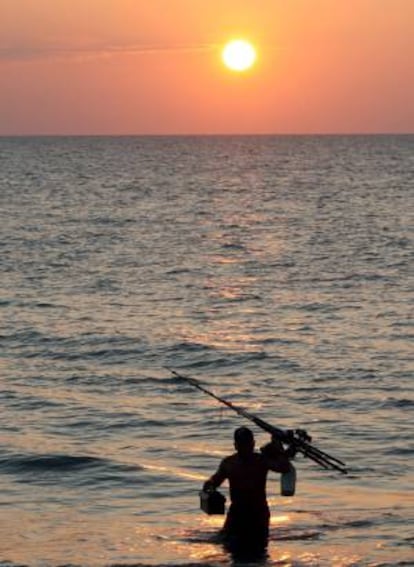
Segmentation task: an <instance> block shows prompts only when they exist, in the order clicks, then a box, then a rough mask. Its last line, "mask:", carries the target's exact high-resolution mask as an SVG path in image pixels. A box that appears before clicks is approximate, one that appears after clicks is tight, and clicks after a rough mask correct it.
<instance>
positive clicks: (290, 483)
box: [280, 463, 296, 496]
mask: <svg viewBox="0 0 414 567" xmlns="http://www.w3.org/2000/svg"><path fill="white" fill-rule="evenodd" d="M289 466H290V468H289V470H288V472H284V473H282V474H281V475H280V495H281V496H294V494H295V488H296V469H295V467H294V466H293V465H292V463H289Z"/></svg>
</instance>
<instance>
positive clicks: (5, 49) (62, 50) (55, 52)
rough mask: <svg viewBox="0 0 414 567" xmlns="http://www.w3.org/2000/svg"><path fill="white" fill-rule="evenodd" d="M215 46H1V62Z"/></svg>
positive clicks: (194, 49)
mask: <svg viewBox="0 0 414 567" xmlns="http://www.w3.org/2000/svg"><path fill="white" fill-rule="evenodd" d="M213 47H214V45H211V44H210V45H206V44H205V45H150V44H148V45H143V44H129V45H116V44H113V45H79V46H73V45H72V46H65V45H38V46H25V45H15V46H11V45H8V46H7V45H6V46H5V45H0V61H16V62H18V61H30V60H44V59H79V58H82V59H96V58H104V57H111V56H116V55H140V54H151V53H160V52H185V51H188V52H194V51H205V50H208V49H212V48H213Z"/></svg>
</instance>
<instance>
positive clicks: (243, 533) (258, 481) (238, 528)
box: [203, 427, 290, 559]
mask: <svg viewBox="0 0 414 567" xmlns="http://www.w3.org/2000/svg"><path fill="white" fill-rule="evenodd" d="M254 445H255V443H254V437H253V433H252V431H251V430H250V429H249V428H247V427H240V428H239V429H236V431H235V432H234V446H235V448H236V453H234V454H233V455H230V456H229V457H225V458H224V459H223V460H222V461H221V463H220V465H219V468H218V469H217V472H216V473H215V474H213V476H212V477H211V478H210V479H209V480H207V482H205V484H204V487H203V489H204V490H209V489H214V488H217V487H218V486H220V485H221V483H222V482H223V481H224V480H226V479H227V480H228V481H229V485H230V499H231V505H230V508H229V511H228V513H227V517H226V520H225V523H224V526H223V530H222V536H223V542H224V545H225V546H226V548H227V549H228V550H229V551H230V552H231V553H232V554H233V555H234V557H236V558H247V559H248V558H251V557H256V558H257V557H260V556H263V555H264V553H265V551H266V548H267V542H268V537H269V520H270V512H269V507H268V504H267V499H266V479H267V473H268V471H269V470H271V471H275V472H279V473H283V472H288V471H289V470H290V463H289V459H288V457H287V455H286V454H285V452H284V450H283V446H282V445H281V444H279V443H278V442H277V441H272V442H271V443H269V444H268V445H266V446H265V447H264V448H263V449H262V451H261V452H260V453H258V452H256V451H255V450H254Z"/></svg>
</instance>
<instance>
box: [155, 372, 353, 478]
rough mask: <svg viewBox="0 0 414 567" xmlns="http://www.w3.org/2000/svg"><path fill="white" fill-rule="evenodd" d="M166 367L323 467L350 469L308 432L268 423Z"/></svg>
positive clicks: (196, 381) (193, 380) (344, 472)
mask: <svg viewBox="0 0 414 567" xmlns="http://www.w3.org/2000/svg"><path fill="white" fill-rule="evenodd" d="M166 368H167V370H169V371H170V372H171V373H172V374H173V375H174V376H175V377H176V378H179V379H180V380H184V381H185V382H187V384H190V385H191V386H194V388H197V389H198V390H200V391H201V392H204V393H205V394H207V395H209V396H211V397H212V398H214V399H215V400H217V401H218V402H220V403H222V404H224V405H225V406H227V407H228V408H230V409H232V410H233V411H235V412H236V413H238V414H239V415H241V416H242V417H244V418H246V419H248V420H249V421H252V422H253V423H255V424H256V425H257V426H258V427H260V428H261V429H264V430H265V431H267V432H268V433H270V434H271V435H272V437H275V438H277V439H279V440H280V441H281V442H284V443H286V444H289V445H293V447H294V448H295V449H296V450H297V451H300V452H301V453H302V454H303V455H304V456H305V457H308V458H309V459H312V460H313V461H315V462H316V463H318V464H319V465H321V466H322V467H323V468H325V469H334V470H337V471H339V472H341V473H343V474H347V472H348V471H347V469H346V465H345V463H344V462H343V461H340V460H339V459H337V458H335V457H332V456H331V455H328V453H325V452H324V451H321V450H320V449H317V448H316V447H314V446H313V445H311V444H310V443H309V441H310V437H309V436H308V435H307V433H306V432H304V431H302V430H296V431H292V430H288V431H285V430H283V429H279V428H278V427H274V426H273V425H270V424H269V423H267V422H266V421H264V420H263V419H261V418H260V417H257V416H256V415H254V414H251V413H249V412H248V411H246V410H244V409H243V408H241V407H239V406H237V405H235V404H233V403H232V402H229V401H228V400H225V399H224V398H221V397H220V396H217V394H215V393H214V392H212V391H211V390H208V389H207V388H205V387H204V386H203V385H202V384H201V383H200V382H199V381H198V380H196V379H195V378H191V377H190V376H184V375H183V374H180V373H179V372H176V371H175V370H173V369H172V368H168V367H166Z"/></svg>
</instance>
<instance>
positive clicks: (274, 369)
mask: <svg viewBox="0 0 414 567" xmlns="http://www.w3.org/2000/svg"><path fill="white" fill-rule="evenodd" d="M0 200H1V225H0V230H1V239H0V251H1V254H0V265H1V272H2V277H1V283H0V290H1V293H0V314H1V330H0V352H1V358H0V368H1V391H0V397H1V408H2V409H1V413H0V431H1V437H0V566H1V567H6V566H10V567H17V566H22V565H27V566H30V567H32V566H33V567H34V566H35V567H49V566H62V565H66V566H69V565H72V566H80V565H82V566H83V565H84V566H110V565H156V566H160V565H187V566H190V565H191V566H192V567H197V566H198V567H201V566H203V567H204V566H209V567H213V566H222V567H224V566H227V565H231V564H232V560H231V558H230V557H229V556H228V555H227V554H226V552H225V551H224V550H223V549H222V547H221V546H220V545H219V544H217V543H215V539H214V536H215V534H216V533H217V530H218V529H219V527H220V526H221V524H222V521H223V518H222V517H219V516H207V515H206V514H204V513H203V512H202V511H201V510H200V508H199V495H198V492H199V490H200V488H201V485H202V483H203V482H204V480H205V479H206V478H207V477H209V476H210V475H211V474H212V473H213V472H214V471H215V470H216V468H217V466H218V464H219V462H220V460H221V458H222V457H223V456H225V455H227V454H230V453H231V452H232V451H233V444H232V435H233V431H234V429H235V428H236V427H239V426H241V425H252V424H250V423H249V422H248V421H247V420H245V419H244V418H243V417H241V416H239V415H237V414H236V413H235V412H232V411H231V410H229V409H228V408H226V407H225V406H223V405H222V404H220V403H217V402H216V401H215V400H213V399H212V398H211V397H209V396H207V395H204V394H203V393H202V392H200V391H198V390H196V389H195V388H192V387H191V386H188V385H186V384H185V383H183V382H181V381H180V380H179V379H177V378H176V377H175V376H174V375H173V374H172V373H171V372H170V371H169V370H168V369H167V367H169V368H173V369H175V370H177V371H179V372H181V373H184V374H185V375H187V376H190V377H193V378H197V379H198V380H200V381H201V382H202V384H203V385H204V386H205V387H207V388H209V389H211V390H212V391H213V392H215V393H216V394H217V395H219V396H222V397H224V398H225V399H226V400H229V401H231V402H232V403H233V404H237V405H239V406H241V407H243V408H244V409H246V410H247V411H249V412H251V413H253V414H255V415H258V416H260V417H261V418H263V419H265V420H266V421H268V422H269V423H271V424H272V425H275V426H277V427H281V428H303V429H306V430H307V431H308V433H309V434H310V435H311V436H312V443H313V444H314V445H315V446H316V447H318V448H320V449H321V450H323V451H326V452H328V453H329V454H332V455H334V456H335V457H337V458H339V459H341V460H343V461H345V462H346V464H347V466H348V468H349V474H348V475H346V476H345V475H342V474H340V473H338V472H335V471H328V470H324V469H322V468H321V467H320V466H318V465H317V464H316V463H315V462H313V461H312V460H310V459H307V458H305V457H303V456H300V455H299V456H298V457H297V458H296V459H295V466H296V469H297V474H298V481H297V489H296V495H295V496H294V497H292V498H286V497H281V496H280V490H279V478H278V475H277V474H273V473H271V474H270V475H269V479H268V498H269V503H270V507H271V513H272V523H271V534H270V543H269V552H268V558H267V560H266V565H275V566H276V565H277V566H297V567H310V566H321V567H326V566H336V567H345V566H346V567H349V566H371V567H373V566H375V567H380V566H381V567H385V566H396V565H414V550H413V547H414V545H413V544H414V533H413V526H414V498H413V492H412V489H413V481H414V460H413V456H414V443H413V423H414V420H413V407H414V396H413V390H414V381H413V374H414V372H413V369H414V357H413V348H412V344H413V337H414V331H413V288H414V278H413V266H414V263H413V256H414V254H413V230H414V218H413V216H414V215H413V212H414V207H413V205H414V136H411V135H406V136H397V135H395V136H391V135H390V136H387V135H384V136H222V137H220V136H216V137H214V136H211V137H209V136H206V137H203V136H200V137H190V136H189V137H185V136H183V137H39V138H35V137H28V138H24V137H21V138H19V137H16V138H0ZM252 428H253V430H254V433H255V436H256V443H257V446H258V447H260V446H261V445H263V444H264V443H266V442H267V441H268V440H269V436H268V434H266V433H265V432H263V431H261V430H260V429H258V428H257V427H256V426H252ZM222 492H223V493H224V494H225V495H227V496H228V492H227V487H226V486H223V487H222Z"/></svg>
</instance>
